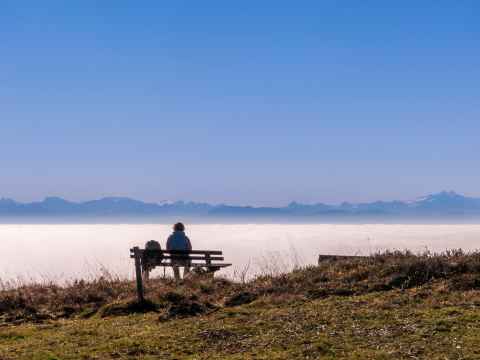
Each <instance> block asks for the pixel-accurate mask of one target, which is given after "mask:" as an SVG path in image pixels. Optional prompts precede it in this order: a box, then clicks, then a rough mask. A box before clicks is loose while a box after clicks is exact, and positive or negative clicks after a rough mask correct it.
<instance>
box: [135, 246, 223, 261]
mask: <svg viewBox="0 0 480 360" xmlns="http://www.w3.org/2000/svg"><path fill="white" fill-rule="evenodd" d="M136 251H138V253H139V255H140V256H141V257H142V259H144V260H145V261H147V262H149V263H151V264H152V265H154V264H160V263H161V262H162V261H163V260H172V259H174V260H197V261H198V260H200V261H201V260H203V261H204V262H205V264H211V263H212V261H223V256H218V255H222V251H220V250H163V249H138V248H137V250H136ZM130 253H131V254H130V257H131V258H134V257H135V248H133V249H130ZM215 255H217V256H215Z"/></svg>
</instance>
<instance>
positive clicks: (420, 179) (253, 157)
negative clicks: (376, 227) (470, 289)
mask: <svg viewBox="0 0 480 360" xmlns="http://www.w3.org/2000/svg"><path fill="white" fill-rule="evenodd" d="M479 19H480V4H479V3H478V2H477V1H473V0H472V1H462V0H457V1H442V0H437V1H428V0H425V1H402V2H400V1H397V2H390V1H296V2H293V1H270V0H263V1H236V2H234V1H228V2H227V1H208V0H206V1H172V2H164V1H142V2H132V1H118V0H117V1H101V2H99V1H77V2H65V1H43V2H39V1H22V2H19V1H2V3H1V4H0V139H1V140H0V166H1V169H2V170H1V176H0V197H1V196H5V197H12V198H15V199H18V200H22V201H29V200H37V199H41V198H43V197H44V196H48V195H57V196H63V197H66V198H68V199H72V200H85V199H91V198H98V197H101V196H111V195H115V196H129V197H134V198H139V199H143V200H149V201H160V200H164V199H168V200H178V199H185V200H195V201H208V202H213V203H219V202H227V203H233V204H247V203H248V204H255V205H281V204H285V203H288V202H289V201H292V200H297V201H302V202H316V201H324V202H340V201H343V200H348V201H370V200H376V199H410V198H414V197H416V196H420V195H423V194H425V193H429V192H435V191H439V190H442V189H455V190H457V191H459V192H462V193H465V194H468V195H475V196H480V189H479V185H478V184H480V181H479V180H480V166H479V160H478V154H479V153H480V141H479V137H480V136H479V135H480V116H479V115H480V85H479V84H480V66H479V65H480V21H479Z"/></svg>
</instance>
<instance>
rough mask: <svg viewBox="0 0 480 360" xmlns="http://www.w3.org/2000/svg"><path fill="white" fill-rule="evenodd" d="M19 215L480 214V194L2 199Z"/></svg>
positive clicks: (271, 217) (7, 215) (303, 217)
mask: <svg viewBox="0 0 480 360" xmlns="http://www.w3.org/2000/svg"><path fill="white" fill-rule="evenodd" d="M12 218H15V219H26V218H28V219H35V218H36V219H60V218H61V219H67V220H68V219H75V220H81V219H83V220H85V219H86V220H88V219H90V220H94V221H103V220H105V219H108V220H125V219H134V220H136V221H140V220H155V219H157V220H161V219H170V218H182V219H199V220H202V219H203V220H207V221H208V220H209V219H210V220H212V221H213V220H214V219H215V220H222V219H224V220H227V221H228V220H229V219H241V220H245V221H277V220H278V221H297V220H299V221H312V222H322V221H332V220H333V221H335V220H340V221H342V220H347V221H350V220H352V219H353V220H355V219H359V220H360V219H384V220H388V219H399V218H401V219H412V220H415V219H424V218H440V219H444V218H454V219H472V218H478V219H480V198H472V197H467V196H464V195H460V194H458V193H456V192H454V191H443V192H440V193H436V194H431V195H428V196H425V197H422V198H418V199H416V200H414V201H375V202H370V203H357V204H353V203H347V202H344V203H342V204H337V205H329V204H323V203H317V204H301V203H297V202H292V203H290V204H289V205H287V206H284V207H253V206H233V205H225V204H220V205H212V204H208V203H196V202H184V201H177V202H173V203H167V202H165V203H147V202H143V201H139V200H134V199H130V198H124V197H106V198H102V199H99V200H92V201H86V202H72V201H68V200H65V199H62V198H59V197H47V198H45V199H44V200H43V201H39V202H31V203H20V202H17V201H15V200H12V199H6V198H2V199H0V221H2V222H5V221H9V220H11V219H12Z"/></svg>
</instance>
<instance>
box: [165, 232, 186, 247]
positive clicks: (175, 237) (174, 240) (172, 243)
mask: <svg viewBox="0 0 480 360" xmlns="http://www.w3.org/2000/svg"><path fill="white" fill-rule="evenodd" d="M167 250H192V244H191V243H190V239H189V238H188V237H187V236H186V235H185V233H184V232H183V231H174V232H173V234H172V235H170V236H169V237H168V240H167Z"/></svg>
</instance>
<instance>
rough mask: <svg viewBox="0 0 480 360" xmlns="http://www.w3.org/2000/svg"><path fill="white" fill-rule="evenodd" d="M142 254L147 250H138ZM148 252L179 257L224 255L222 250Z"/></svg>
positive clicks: (152, 250)
mask: <svg viewBox="0 0 480 360" xmlns="http://www.w3.org/2000/svg"><path fill="white" fill-rule="evenodd" d="M138 251H139V252H140V253H143V252H144V251H145V249H139V250H138ZM147 251H148V252H152V253H156V252H161V253H163V254H178V255H181V254H193V255H207V254H208V255H222V251H221V250H190V251H187V250H185V251H184V250H165V249H161V250H156V249H149V250H147ZM130 252H132V253H133V249H130Z"/></svg>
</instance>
